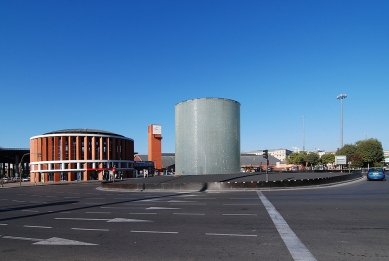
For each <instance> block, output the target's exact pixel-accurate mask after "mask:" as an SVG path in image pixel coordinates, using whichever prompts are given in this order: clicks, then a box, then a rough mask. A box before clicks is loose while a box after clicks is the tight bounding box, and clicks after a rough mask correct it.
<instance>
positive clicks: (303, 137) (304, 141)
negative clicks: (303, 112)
mask: <svg viewBox="0 0 389 261" xmlns="http://www.w3.org/2000/svg"><path fill="white" fill-rule="evenodd" d="M303 151H305V127H304V116H303Z"/></svg>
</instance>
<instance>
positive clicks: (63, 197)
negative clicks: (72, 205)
mask: <svg viewBox="0 0 389 261" xmlns="http://www.w3.org/2000/svg"><path fill="white" fill-rule="evenodd" d="M63 198H67V199H69V198H80V197H63Z"/></svg>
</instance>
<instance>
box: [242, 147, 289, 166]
mask: <svg viewBox="0 0 389 261" xmlns="http://www.w3.org/2000/svg"><path fill="white" fill-rule="evenodd" d="M292 152H293V151H291V150H287V149H282V148H281V149H276V150H268V154H269V155H270V156H273V157H274V158H276V159H278V160H280V162H281V163H286V157H287V156H288V155H289V154H291V153H292ZM245 154H253V155H262V154H263V150H255V151H251V152H245Z"/></svg>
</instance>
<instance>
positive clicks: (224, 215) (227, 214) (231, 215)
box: [222, 214, 258, 216]
mask: <svg viewBox="0 0 389 261" xmlns="http://www.w3.org/2000/svg"><path fill="white" fill-rule="evenodd" d="M222 216H258V215H257V214H222Z"/></svg>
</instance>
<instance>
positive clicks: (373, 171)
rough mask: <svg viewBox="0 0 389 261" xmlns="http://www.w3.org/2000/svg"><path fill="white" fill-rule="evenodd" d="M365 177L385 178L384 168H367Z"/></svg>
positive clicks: (369, 178) (368, 178)
mask: <svg viewBox="0 0 389 261" xmlns="http://www.w3.org/2000/svg"><path fill="white" fill-rule="evenodd" d="M366 178H367V180H386V177H385V170H384V168H382V167H374V168H369V170H368V171H367V174H366Z"/></svg>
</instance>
